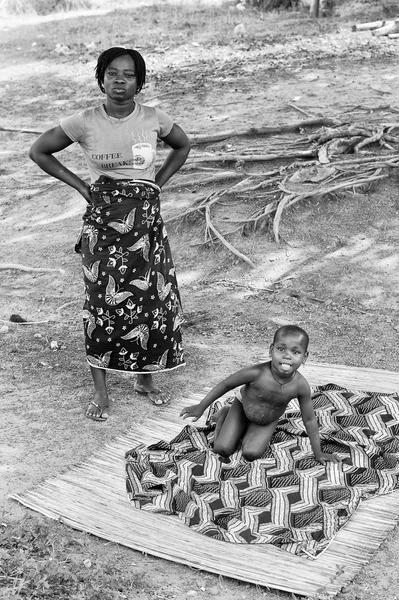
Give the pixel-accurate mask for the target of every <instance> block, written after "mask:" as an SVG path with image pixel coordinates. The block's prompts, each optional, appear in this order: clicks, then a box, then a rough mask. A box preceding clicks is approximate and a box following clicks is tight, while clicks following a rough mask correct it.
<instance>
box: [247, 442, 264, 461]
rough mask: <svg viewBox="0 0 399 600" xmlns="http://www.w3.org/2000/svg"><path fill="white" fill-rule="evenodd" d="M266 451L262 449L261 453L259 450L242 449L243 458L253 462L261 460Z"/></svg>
mask: <svg viewBox="0 0 399 600" xmlns="http://www.w3.org/2000/svg"><path fill="white" fill-rule="evenodd" d="M263 452H264V450H263V449H262V451H260V450H259V449H258V448H249V447H247V448H246V447H245V446H244V447H243V449H242V456H243V458H245V460H247V461H249V462H252V461H254V460H256V459H257V458H260V457H261V456H262V454H263Z"/></svg>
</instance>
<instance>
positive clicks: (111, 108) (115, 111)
mask: <svg viewBox="0 0 399 600" xmlns="http://www.w3.org/2000/svg"><path fill="white" fill-rule="evenodd" d="M103 106H104V110H105V112H106V113H107V115H108V116H109V117H115V118H116V119H123V117H128V116H129V115H131V114H132V112H133V111H134V109H135V107H136V103H135V102H134V101H130V102H127V103H126V104H117V103H116V102H112V101H110V100H109V99H108V98H107V100H106V101H105V102H104V104H103Z"/></svg>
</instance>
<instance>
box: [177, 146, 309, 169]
mask: <svg viewBox="0 0 399 600" xmlns="http://www.w3.org/2000/svg"><path fill="white" fill-rule="evenodd" d="M315 155H316V151H315V150H313V149H312V150H302V151H298V152H291V153H282V154H214V155H213V156H203V157H195V158H192V159H188V160H187V161H186V162H185V164H184V165H183V167H185V166H188V167H192V166H193V165H196V164H201V163H205V162H263V161H269V160H288V159H291V158H313V157H314V156H315Z"/></svg>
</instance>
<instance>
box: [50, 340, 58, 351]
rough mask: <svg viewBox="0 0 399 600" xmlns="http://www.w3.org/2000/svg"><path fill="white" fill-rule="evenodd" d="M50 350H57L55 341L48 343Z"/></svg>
mask: <svg viewBox="0 0 399 600" xmlns="http://www.w3.org/2000/svg"><path fill="white" fill-rule="evenodd" d="M50 349H51V350H58V342H57V341H56V340H51V342H50Z"/></svg>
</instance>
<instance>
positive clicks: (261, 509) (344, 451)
mask: <svg viewBox="0 0 399 600" xmlns="http://www.w3.org/2000/svg"><path fill="white" fill-rule="evenodd" d="M313 398H314V400H313V404H314V408H315V412H316V415H317V419H318V422H319V427H320V434H321V440H322V450H323V452H329V453H332V452H336V453H338V455H339V456H340V457H341V459H342V463H341V464H334V463H330V462H329V463H327V464H326V466H323V465H321V464H320V463H318V462H317V461H316V460H315V459H314V458H313V454H312V451H311V447H310V442H309V438H308V437H307V435H306V432H305V428H304V425H303V422H302V418H301V413H300V409H299V404H298V401H297V400H293V401H291V403H290V405H289V408H288V409H287V411H286V413H285V415H284V417H283V418H281V419H280V421H279V424H278V426H277V429H276V431H275V434H274V436H273V438H272V441H271V444H270V446H269V448H268V449H267V450H266V452H265V453H264V454H263V456H262V457H261V458H259V459H257V460H255V461H254V462H252V463H251V462H248V461H246V460H245V459H243V457H242V453H241V450H240V449H238V450H237V451H236V452H235V453H234V454H233V455H232V456H231V457H230V458H228V459H223V458H221V457H219V456H218V455H216V454H215V453H214V452H213V451H212V449H211V448H212V440H213V434H214V425H213V426H212V425H211V424H210V419H211V417H212V415H213V414H214V413H215V411H217V410H219V409H220V407H221V406H222V403H220V402H217V403H215V405H213V406H212V407H211V412H210V415H209V418H208V422H207V424H206V426H205V427H203V428H196V427H193V426H191V425H187V426H186V427H184V429H183V430H182V431H181V432H180V433H179V435H177V436H176V437H175V438H174V439H173V440H172V441H171V442H170V443H167V442H164V441H160V442H159V443H157V444H153V445H151V446H149V447H146V446H144V445H143V444H141V445H139V446H137V447H136V448H134V449H132V450H130V451H129V452H127V454H126V470H127V490H128V494H129V497H130V499H131V500H132V502H133V504H134V506H135V507H136V508H141V509H142V510H146V511H150V512H155V513H156V512H159V513H164V514H174V515H178V517H179V518H180V519H181V520H182V521H183V522H184V523H185V524H186V525H188V526H189V527H191V528H193V529H195V530H196V531H198V532H200V533H202V534H205V535H208V536H211V537H213V538H216V539H219V540H224V541H228V542H235V543H239V544H266V543H269V544H274V545H276V546H278V547H280V548H282V549H285V550H288V551H289V552H292V553H294V554H304V555H306V556H313V557H314V556H316V555H317V554H319V553H320V552H322V551H323V550H325V549H326V548H327V546H328V545H329V543H330V542H331V540H332V538H333V537H334V535H335V534H336V533H337V531H338V530H339V529H340V528H341V527H342V526H343V525H344V524H345V523H346V522H347V521H348V519H349V518H350V516H351V515H352V514H353V513H354V511H355V510H356V509H357V507H358V505H359V502H360V501H361V500H362V499H365V498H369V497H371V496H374V495H379V494H387V493H389V492H391V491H392V490H394V489H396V488H398V487H399V483H398V475H399V396H398V394H377V393H374V392H358V391H350V390H347V389H344V388H341V387H340V386H337V385H334V384H327V385H325V386H320V387H315V388H313ZM228 402H231V400H229V401H228Z"/></svg>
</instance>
